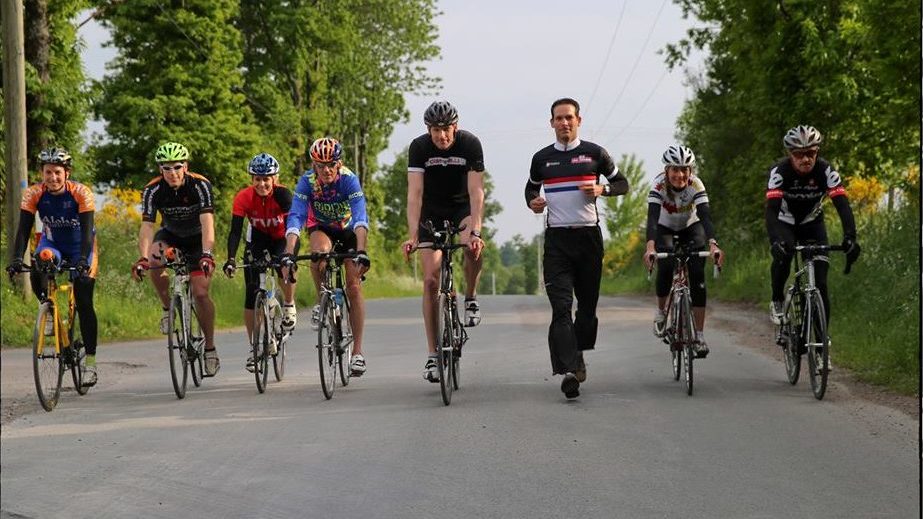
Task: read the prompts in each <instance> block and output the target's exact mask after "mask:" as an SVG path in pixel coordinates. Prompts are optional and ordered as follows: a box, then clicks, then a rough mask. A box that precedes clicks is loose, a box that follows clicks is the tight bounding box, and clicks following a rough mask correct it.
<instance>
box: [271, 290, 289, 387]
mask: <svg viewBox="0 0 923 519" xmlns="http://www.w3.org/2000/svg"><path fill="white" fill-rule="evenodd" d="M281 312H282V309H281V307H279V306H276V311H275V314H276V317H275V319H279V320H280V321H281V319H282V315H281ZM272 329H273V333H275V330H277V329H279V327H278V325H277V324H276V323H275V322H273V327H272ZM275 336H276V354H275V355H273V356H272V371H273V374H274V375H275V377H276V382H282V378H283V377H284V376H285V343H287V342H288V338H289V337H290V336H291V335H290V333H289V332H280V333H275Z"/></svg>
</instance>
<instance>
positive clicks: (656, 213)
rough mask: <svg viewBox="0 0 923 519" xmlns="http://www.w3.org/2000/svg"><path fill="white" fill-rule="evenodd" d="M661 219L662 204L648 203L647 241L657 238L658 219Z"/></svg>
mask: <svg viewBox="0 0 923 519" xmlns="http://www.w3.org/2000/svg"><path fill="white" fill-rule="evenodd" d="M658 220H660V204H655V203H653V202H650V203H648V204H647V233H646V234H647V241H651V240H656V239H657V221H658Z"/></svg>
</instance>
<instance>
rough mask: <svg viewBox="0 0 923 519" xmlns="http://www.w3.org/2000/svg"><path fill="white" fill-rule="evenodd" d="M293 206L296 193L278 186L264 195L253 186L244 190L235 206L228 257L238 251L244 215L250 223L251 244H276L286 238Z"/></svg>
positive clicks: (235, 197) (247, 239)
mask: <svg viewBox="0 0 923 519" xmlns="http://www.w3.org/2000/svg"><path fill="white" fill-rule="evenodd" d="M291 208H292V192H291V191H290V190H289V189H288V188H287V187H285V186H280V185H274V186H273V188H272V193H270V194H269V195H267V196H260V195H258V194H257V193H256V190H255V189H254V188H253V186H249V187H247V188H244V189H241V190H240V191H239V192H238V193H237V195H235V196H234V204H233V205H232V207H231V231H230V233H229V234H228V258H233V257H234V256H235V255H236V254H237V247H238V245H239V244H240V237H241V232H242V230H243V221H244V218H246V219H247V221H249V222H250V225H249V228H248V229H247V236H246V241H247V243H253V242H259V243H272V242H276V241H284V240H285V221H286V218H287V216H288V212H289V211H290V210H291Z"/></svg>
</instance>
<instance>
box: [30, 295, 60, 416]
mask: <svg viewBox="0 0 923 519" xmlns="http://www.w3.org/2000/svg"><path fill="white" fill-rule="evenodd" d="M48 321H52V322H53V321H54V310H53V309H52V308H51V306H50V305H48V304H42V305H39V310H38V316H37V317H36V319H35V330H33V332H32V373H33V375H35V391H36V392H37V393H38V401H39V403H41V404H42V409H44V410H46V411H51V410H52V409H54V408H55V406H56V405H58V398H59V397H60V395H61V381H62V380H63V378H64V363H63V362H62V361H61V356H60V355H58V353H57V351H56V348H55V344H57V341H58V336H57V335H47V336H46V335H45V323H47V322H48Z"/></svg>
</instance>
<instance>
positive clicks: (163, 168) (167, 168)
mask: <svg viewBox="0 0 923 519" xmlns="http://www.w3.org/2000/svg"><path fill="white" fill-rule="evenodd" d="M181 169H183V165H182V164H177V165H175V166H163V165H161V166H160V170H161V171H179V170H181Z"/></svg>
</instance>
